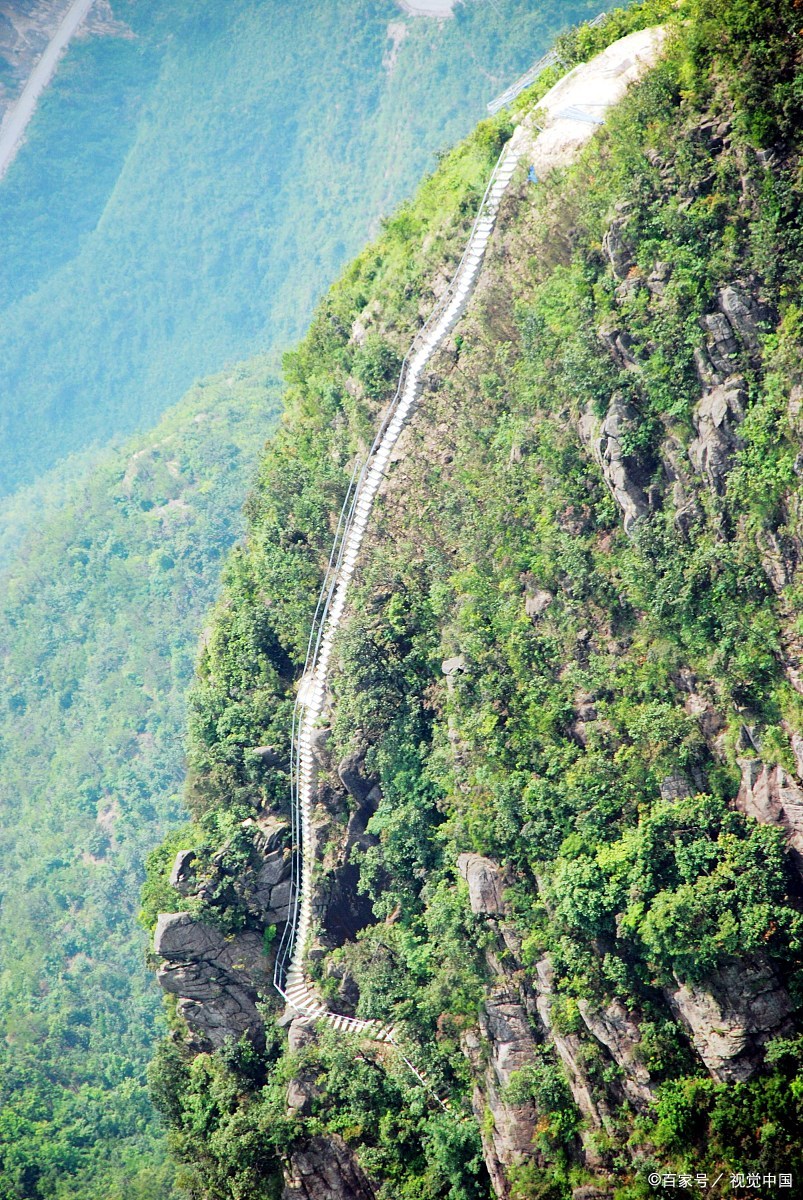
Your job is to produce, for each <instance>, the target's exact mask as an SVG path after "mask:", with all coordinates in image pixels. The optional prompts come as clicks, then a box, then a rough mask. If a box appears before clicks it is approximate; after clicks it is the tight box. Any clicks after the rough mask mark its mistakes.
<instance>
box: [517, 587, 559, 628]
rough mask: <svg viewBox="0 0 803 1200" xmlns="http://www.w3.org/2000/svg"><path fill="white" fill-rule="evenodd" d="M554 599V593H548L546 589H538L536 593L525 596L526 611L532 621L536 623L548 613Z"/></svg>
mask: <svg viewBox="0 0 803 1200" xmlns="http://www.w3.org/2000/svg"><path fill="white" fill-rule="evenodd" d="M554 599H555V597H554V595H553V594H552V592H548V591H546V589H545V588H536V590H535V591H534V592H531V593H529V594H528V595H527V596H525V598H524V611H525V612H526V614H527V616H528V617H529V618H530V620H531V621H536V620H538V618H539V617H540V616H541V615H542V614H543V613H545V612H546V610H547V609H548V608H549V606H550V604H551V603H552V601H553V600H554Z"/></svg>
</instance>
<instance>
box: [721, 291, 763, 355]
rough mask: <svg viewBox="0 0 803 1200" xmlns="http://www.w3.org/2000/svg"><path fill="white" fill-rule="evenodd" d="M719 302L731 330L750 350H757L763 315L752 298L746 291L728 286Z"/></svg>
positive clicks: (722, 292)
mask: <svg viewBox="0 0 803 1200" xmlns="http://www.w3.org/2000/svg"><path fill="white" fill-rule="evenodd" d="M717 302H718V304H719V307H720V309H721V311H722V312H723V313H724V314H725V316H726V317H727V318H728V322H729V324H730V326H731V328H732V329H733V330H734V332H735V333H736V334H738V336H739V337H740V338H741V340H742V341H743V342H744V344H745V346H746V347H747V348H748V350H757V349H758V345H759V323H760V320H761V313H760V311H759V308H758V305H757V304H756V303H755V302H754V301H753V299H752V297H751V296H749V295H748V293H747V291H746V290H744V289H742V288H739V287H734V285H733V284H728V285H727V286H726V287H724V288H722V289H721V290H720V293H719V296H718V299H717Z"/></svg>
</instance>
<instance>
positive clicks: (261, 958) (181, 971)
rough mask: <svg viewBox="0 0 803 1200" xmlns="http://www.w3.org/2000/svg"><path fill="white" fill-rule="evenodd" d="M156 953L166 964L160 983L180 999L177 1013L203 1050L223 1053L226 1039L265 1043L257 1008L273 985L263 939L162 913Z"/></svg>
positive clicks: (187, 916)
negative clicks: (262, 994) (231, 934)
mask: <svg viewBox="0 0 803 1200" xmlns="http://www.w3.org/2000/svg"><path fill="white" fill-rule="evenodd" d="M153 948H154V951H155V952H156V954H158V955H159V956H160V957H161V958H163V959H165V960H166V961H165V963H164V964H163V965H162V966H161V967H160V968H159V970H158V972H157V978H158V980H159V983H160V984H161V986H162V987H163V988H164V989H165V991H166V992H172V993H173V994H174V995H176V996H179V997H180V1000H179V1003H178V1011H179V1013H180V1015H181V1016H182V1017H183V1018H184V1020H185V1021H186V1022H187V1025H188V1026H189V1028H190V1029H191V1030H192V1031H193V1033H195V1034H196V1035H197V1041H198V1042H199V1045H200V1046H201V1047H203V1048H209V1047H212V1048H214V1049H219V1048H220V1047H221V1046H222V1045H223V1043H224V1042H225V1041H226V1039H227V1038H229V1037H233V1038H234V1039H235V1040H236V1039H239V1038H240V1037H241V1036H242V1035H243V1034H246V1035H247V1036H248V1037H249V1038H251V1040H252V1041H253V1042H254V1044H255V1045H259V1044H260V1043H261V1042H262V1040H263V1038H264V1028H263V1024H262V1018H261V1017H260V1015H259V1012H258V1011H257V1007H256V1003H257V999H258V997H259V994H260V992H265V991H267V990H268V988H269V987H270V985H271V977H270V973H269V970H268V962H267V959H266V958H265V955H264V953H263V947H262V938H261V937H260V935H259V934H258V933H255V932H253V931H252V930H243V932H241V933H238V934H235V936H234V937H232V938H226V937H225V936H224V935H223V934H222V933H221V932H220V930H219V929H215V928H214V926H212V925H208V924H206V923H204V922H203V921H200V920H199V919H198V918H197V917H194V916H192V914H191V913H162V914H161V915H160V916H159V919H158V921H157V923H156V933H155V935H154V943H153Z"/></svg>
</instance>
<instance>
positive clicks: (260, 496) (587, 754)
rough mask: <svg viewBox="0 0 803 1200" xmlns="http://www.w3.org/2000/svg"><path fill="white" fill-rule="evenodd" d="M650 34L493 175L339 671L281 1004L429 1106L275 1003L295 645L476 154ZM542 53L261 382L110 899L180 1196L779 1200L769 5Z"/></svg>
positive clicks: (719, 10) (488, 154) (796, 186)
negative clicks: (168, 804)
mask: <svg viewBox="0 0 803 1200" xmlns="http://www.w3.org/2000/svg"><path fill="white" fill-rule="evenodd" d="M659 21H663V22H665V23H666V25H667V36H666V40H665V43H664V54H663V57H662V59H661V61H660V62H659V64H658V65H657V66H656V67H654V68H653V69H652V70H651V71H650V72H649V74H647V76H646V77H645V78H644V79H643V81H642V82H641V83H640V84H638V85H636V86H634V87H633V88H632V90H631V92H630V94H629V95H628V96H627V98H626V99H625V100H624V101H623V102H622V103H621V104H620V105H619V107H618V108H617V110H616V111H615V112H614V113H612V114H611V115H610V117H609V119H608V120H607V121H606V124H605V127H604V128H602V129H600V131H599V132H598V134H597V135H596V137H595V138H594V139H593V141H592V142H591V143H590V144H589V145H588V147H587V148H586V149H585V150H584V152H583V153H582V154H581V155H580V157H579V158H578V160H577V161H576V162H575V163H574V164H573V165H571V166H569V167H566V168H564V169H561V170H558V171H555V172H554V173H553V174H552V175H551V176H550V177H549V178H547V179H545V180H538V179H537V178H536V179H533V178H532V173H528V169H527V164H526V162H525V163H522V164H521V166H520V168H519V175H518V176H517V178H516V179H515V180H514V185H513V187H512V191H511V193H510V194H509V195H508V196H507V197H506V199H505V201H504V202H503V209H502V212H501V214H500V226H499V229H498V230H497V233H496V235H495V240H494V243H493V247H492V251H491V254H490V256H489V259H488V261H487V262H486V265H485V268H484V272H483V276H482V280H481V282H480V285H479V288H478V290H477V293H476V295H475V298H474V301H473V303H472V305H471V307H470V309H469V311H468V313H467V315H466V316H465V318H464V319H463V320H462V321H461V323H460V324H459V325H458V327H457V329H456V330H455V332H454V334H453V336H452V337H451V339H450V343H449V345H448V347H446V348H444V349H443V350H442V351H441V353H440V355H439V357H438V359H437V360H436V361H434V363H433V367H432V370H431V372H430V375H429V378H428V382H427V387H426V390H425V394H424V396H423V397H422V400H421V406H420V410H419V412H418V413H417V414H416V416H415V418H414V420H413V421H412V422H411V424H410V426H409V427H408V429H407V431H406V433H405V434H404V436H403V441H402V443H401V444H400V448H399V451H398V452H397V453H396V454H395V455H394V460H393V462H392V463H391V465H390V466H389V468H388V474H387V480H386V483H385V486H384V489H383V491H382V494H381V496H380V499H379V502H378V510H377V511H376V512H375V513H374V517H373V519H372V528H371V532H370V534H369V537H368V543H367V545H366V547H365V550H364V554H363V557H362V559H361V567H360V570H359V573H358V577H357V583H356V587H355V588H354V590H353V592H352V593H351V595H350V600H349V607H348V619H347V622H346V625H345V627H344V629H343V630H342V633H341V634H340V636H339V639H338V642H337V645H336V650H335V655H334V663H335V670H334V675H333V679H332V684H331V691H330V695H329V697H328V700H329V720H328V723H327V724H326V725H325V726H322V727H321V729H320V730H319V731H318V734H317V740H316V755H317V765H318V779H317V799H316V806H315V818H314V820H315V838H316V843H317V845H318V847H319V858H320V865H319V868H318V874H317V880H316V903H315V926H316V927H315V937H314V939H313V940H312V942H311V944H310V946H309V947H308V956H307V962H308V970H309V971H310V972H311V974H312V976H313V977H314V979H315V981H316V984H317V987H318V988H319V990H320V995H321V997H322V998H323V999H324V1001H325V1002H326V1003H327V1004H328V1005H330V1006H331V1007H333V1008H334V1009H336V1010H337V1011H339V1012H342V1013H346V1014H348V1013H354V1014H357V1015H358V1016H361V1017H366V1018H369V1017H375V1018H378V1019H380V1020H381V1021H383V1022H392V1023H393V1024H394V1025H395V1026H396V1028H397V1030H398V1031H399V1033H398V1036H399V1040H400V1043H401V1045H402V1046H403V1049H404V1053H405V1054H406V1055H407V1056H408V1058H409V1059H410V1060H411V1061H412V1062H413V1063H414V1064H415V1065H416V1067H417V1069H419V1070H420V1071H422V1072H423V1073H424V1077H425V1080H426V1084H425V1085H423V1086H422V1084H421V1082H420V1080H418V1079H417V1078H416V1076H415V1075H414V1074H413V1073H412V1072H411V1071H410V1070H409V1068H408V1066H407V1065H406V1063H405V1061H404V1059H403V1058H402V1057H401V1056H400V1054H399V1053H398V1052H397V1051H395V1050H394V1049H392V1048H388V1047H387V1046H382V1045H378V1044H376V1043H371V1042H370V1040H368V1039H366V1040H364V1041H361V1042H359V1041H355V1040H354V1039H353V1038H350V1037H349V1036H348V1035H346V1034H340V1033H337V1032H335V1031H333V1030H327V1029H325V1028H323V1027H321V1026H319V1027H317V1028H316V1027H315V1026H314V1025H311V1024H309V1023H307V1024H305V1023H304V1022H299V1021H297V1020H292V1021H291V1017H292V1012H290V1013H288V1014H284V1013H283V1006H282V1004H281V1003H280V1001H279V998H278V997H277V996H276V995H275V994H274V993H272V992H271V990H270V986H269V981H270V969H271V958H272V955H273V953H274V949H275V945H276V930H277V922H280V920H281V913H280V911H279V906H278V904H277V900H276V895H275V891H274V889H275V888H276V887H277V886H278V884H280V883H281V880H282V879H283V876H282V874H281V872H282V870H283V869H284V866H283V864H285V863H286V861H287V860H286V855H287V853H288V851H289V847H288V842H287V821H288V798H289V778H288V774H289V758H290V745H289V734H290V724H291V714H292V708H293V700H294V694H295V687H296V684H297V682H298V677H299V674H300V671H301V669H302V666H303V662H304V652H305V647H306V638H307V633H308V629H309V624H310V621H311V619H312V614H313V609H314V605H315V600H316V597H317V592H318V586H319V584H320V581H321V578H322V576H323V572H324V569H325V566H326V561H327V557H328V554H329V548H330V544H331V538H332V534H333V531H334V527H335V522H336V514H337V513H338V510H339V506H340V503H341V501H342V498H343V496H344V494H345V491H346V487H347V484H348V479H349V477H350V474H351V471H352V468H353V466H354V463H355V460H359V458H360V456H361V455H364V454H365V453H366V450H367V447H368V445H369V444H370V440H371V437H372V434H373V430H374V428H375V427H376V424H377V422H378V420H379V416H380V413H381V411H382V408H383V406H384V405H385V404H386V403H387V401H388V400H389V399H390V397H391V396H392V394H393V390H394V388H395V386H396V379H397V373H398V367H399V364H400V361H401V359H402V356H403V355H404V354H405V352H406V350H407V348H408V345H409V342H410V337H411V334H412V333H413V332H415V330H416V329H417V328H418V327H419V325H420V323H421V322H422V320H423V319H424V317H425V316H426V314H427V313H428V311H429V310H430V309H431V307H432V305H433V304H434V302H435V299H436V297H437V296H438V295H439V294H440V293H441V292H442V290H443V287H444V284H445V281H446V279H448V277H449V275H450V273H451V271H452V270H453V269H454V267H455V265H456V263H457V261H458V259H459V257H460V254H461V253H462V248H463V245H464V243H465V239H466V236H467V234H468V231H469V229H470V226H471V221H472V216H473V213H474V212H475V211H476V206H477V204H478V202H479V199H480V196H481V194H482V190H483V188H484V183H485V180H486V179H487V177H488V175H489V173H490V170H491V168H492V165H493V163H494V161H495V159H496V156H497V154H498V152H499V149H500V148H501V146H502V145H503V144H504V143H505V140H506V139H507V138H509V137H510V135H511V133H512V130H513V127H514V125H516V124H518V123H524V124H525V126H527V125H528V123H529V126H530V128H532V129H533V130H534V131H535V132H537V129H538V125H539V121H540V120H541V117H540V115H539V111H538V102H539V100H540V99H541V97H542V96H543V94H544V91H545V89H546V88H547V87H548V86H549V85H550V84H551V83H553V82H554V81H555V79H556V78H557V76H558V75H559V74H560V73H561V72H562V71H565V70H566V69H567V68H568V67H571V66H572V65H573V64H574V63H576V62H579V61H582V60H585V59H587V58H589V57H591V56H592V55H593V54H594V53H596V52H597V51H598V50H600V49H602V47H603V46H605V45H607V44H609V43H610V42H612V41H613V40H614V39H615V38H617V37H619V36H621V35H622V34H624V33H627V32H628V31H629V30H631V29H635V28H638V27H640V26H645V25H651V24H655V23H657V22H659ZM559 50H560V56H561V60H562V62H561V64H560V65H559V66H558V67H556V68H555V69H554V70H553V72H551V73H550V74H549V75H547V76H546V77H544V78H543V79H542V80H541V81H539V83H538V84H537V85H536V87H535V88H533V89H532V90H531V91H529V92H528V93H525V94H524V96H523V97H522V98H521V100H520V101H519V102H518V103H517V105H516V106H515V107H514V110H513V112H512V113H510V114H504V115H502V116H500V117H499V118H497V119H495V120H493V121H486V122H483V123H482V124H480V125H479V126H478V128H477V129H476V131H475V132H474V134H472V135H471V136H470V137H469V138H468V140H467V141H465V142H464V143H462V144H461V145H460V146H458V147H457V149H456V150H455V151H453V152H452V153H451V154H450V155H448V156H446V157H445V158H444V159H443V160H442V162H441V164H440V166H439V168H438V170H437V171H436V172H435V174H434V175H433V177H432V178H431V179H429V180H427V181H426V182H425V184H424V185H423V186H422V188H421V189H420V191H419V193H418V194H417V196H416V198H415V200H414V201H412V202H411V203H409V204H407V205H405V206H403V207H402V208H401V209H400V210H399V211H398V213H397V214H396V216H395V217H394V218H393V219H392V220H391V221H389V222H387V223H386V225H385V228H384V231H383V233H382V235H381V236H380V238H379V239H378V240H377V241H376V242H375V243H374V244H373V245H372V246H370V247H369V248H368V249H367V250H365V251H364V252H363V253H362V254H361V255H360V256H359V257H358V258H357V259H356V260H355V261H354V262H353V263H352V265H351V267H350V268H349V269H348V270H347V271H346V272H345V274H344V275H343V277H342V279H341V280H340V281H339V282H338V284H337V285H336V286H335V287H334V288H333V289H332V290H331V291H330V292H329V294H328V295H327V297H326V298H325V299H324V301H323V303H322V304H321V305H320V307H319V309H318V311H317V314H316V316H315V318H314V319H313V322H312V324H311V326H310V329H309V332H308V334H307V336H306V337H305V339H304V340H303V341H302V342H301V343H300V345H299V347H298V348H297V349H296V350H295V351H293V352H292V353H291V354H289V355H288V356H287V357H286V359H285V364H284V374H285V380H286V388H285V393H284V402H283V403H284V409H285V415H284V418H283V421H282V424H281V427H280V429H279V431H278V433H277V435H276V437H275V438H274V439H273V440H272V442H271V443H270V445H269V446H268V447H267V448H266V453H265V455H264V457H263V459H262V463H261V466H260V470H259V475H258V480H257V484H256V487H255V488H254V490H253V491H252V494H251V496H250V499H249V501H248V505H247V510H246V513H247V520H248V529H247V536H246V540H245V542H244V543H243V544H242V545H240V546H238V547H237V548H236V549H235V551H234V552H233V553H232V555H231V556H230V557H229V560H228V563H227V566H226V569H225V573H224V587H223V593H222V596H221V599H220V601H219V602H218V604H217V607H216V609H215V612H214V615H213V618H212V621H211V625H210V628H209V631H208V636H207V637H206V638H205V641H204V648H203V651H202V655H201V660H200V664H199V670H198V677H197V680H196V683H195V686H194V690H193V695H192V701H191V713H190V738H189V768H190V769H189V774H188V780H187V786H186V797H187V800H188V803H189V804H190V806H191V809H192V813H193V824H192V825H191V826H189V827H185V828H184V829H182V830H181V831H180V832H179V833H178V834H177V835H176V836H175V838H173V839H172V840H171V841H170V842H168V843H167V844H166V845H165V846H164V847H163V848H162V849H161V850H159V851H157V852H156V853H154V854H153V855H152V857H151V860H150V868H149V879H148V882H147V884H146V888H145V891H144V916H145V919H146V920H147V921H148V922H149V923H150V924H151V925H156V935H157V943H156V944H157V949H159V951H160V956H161V962H160V963H159V975H160V980H161V982H162V984H163V986H164V988H165V990H166V991H167V992H168V996H169V1005H168V1009H169V1012H170V1014H171V1025H172V1029H171V1035H170V1037H169V1038H168V1039H167V1040H165V1041H164V1043H163V1044H162V1047H161V1049H160V1050H159V1053H158V1055H157V1058H156V1060H155V1062H154V1064H153V1066H152V1068H151V1086H152V1092H153V1096H154V1099H155V1102H156V1103H157V1105H158V1106H159V1108H160V1110H161V1111H162V1112H163V1114H164V1116H165V1118H166V1120H167V1121H168V1122H169V1124H170V1130H171V1132H170V1140H171V1145H172V1147H173V1150H174V1153H176V1154H177V1156H178V1157H179V1158H180V1159H181V1160H182V1161H183V1163H184V1164H185V1166H184V1170H183V1174H182V1176H181V1180H182V1185H183V1186H184V1188H185V1189H186V1191H187V1192H188V1194H189V1195H191V1196H193V1197H198V1198H199V1200H200V1198H204V1200H206V1198H210V1200H211V1198H213V1197H214V1198H215V1200H218V1198H219V1200H224V1198H229V1197H231V1198H239V1197H246V1196H247V1197H249V1200H256V1198H258V1197H266V1198H267V1197H278V1196H280V1195H282V1196H283V1197H284V1198H285V1200H298V1198H302V1197H303V1198H304V1200H308V1198H310V1197H315V1198H317V1197H318V1196H331V1197H342V1198H344V1200H346V1198H349V1197H357V1198H358V1200H376V1198H380V1200H402V1198H405V1197H409V1198H410V1200H413V1198H415V1200H427V1198H431V1200H435V1198H444V1200H446V1198H448V1200H488V1198H489V1197H491V1196H496V1197H498V1198H504V1200H536V1198H537V1200H570V1198H574V1200H612V1198H613V1197H616V1200H639V1198H644V1197H648V1196H654V1195H664V1196H669V1195H677V1194H678V1189H679V1188H681V1189H686V1188H689V1187H692V1188H694V1187H696V1188H698V1189H706V1188H707V1187H708V1184H709V1183H712V1182H713V1181H715V1180H717V1179H724V1180H725V1181H726V1183H725V1185H723V1186H726V1187H729V1188H730V1190H731V1191H735V1193H736V1194H739V1195H744V1196H749V1197H751V1200H766V1198H767V1197H770V1196H775V1195H776V1194H779V1195H784V1194H794V1191H793V1190H790V1191H788V1192H786V1191H779V1190H778V1189H779V1187H781V1188H789V1189H792V1188H793V1181H794V1186H795V1187H797V1188H798V1190H799V1185H800V1179H801V1172H803V1142H801V1135H800V1130H801V1127H802V1126H803V1112H801V1101H802V1099H803V1049H802V1047H803V1042H802V1041H801V1033H800V1020H799V1010H800V1004H801V998H802V997H801V988H802V985H803V969H802V968H803V959H802V956H803V902H802V900H801V896H802V895H803V888H802V887H801V865H800V864H801V854H803V826H802V825H801V817H800V814H801V812H803V724H802V723H803V709H802V708H801V704H802V703H803V702H802V701H801V694H802V693H803V682H801V640H800V639H801V630H800V619H799V615H798V613H797V599H798V596H799V587H800V564H801V561H803V530H801V526H800V470H801V462H800V442H801V399H802V398H803V375H802V374H801V313H802V312H803V294H802V293H801V281H802V280H803V226H801V215H800V213H801V208H800V201H801V186H803V185H802V184H801V174H800V161H801V159H800V136H801V134H800V131H801V128H803V123H802V122H801V118H803V84H802V83H801V81H802V80H803V52H801V44H800V14H799V10H798V7H797V5H796V3H795V2H794V0H779V2H778V3H776V4H775V5H773V6H772V7H771V9H770V8H768V7H767V6H765V5H763V4H759V3H757V2H756V0H685V2H684V3H683V4H681V5H676V4H669V3H666V4H663V3H660V2H657V0H656V2H653V0H650V2H649V3H647V4H644V5H641V6H636V7H635V8H632V9H630V10H628V11H627V12H624V13H623V12H616V13H614V14H613V15H612V16H611V17H609V18H608V20H606V21H605V22H603V23H602V24H601V25H599V26H598V27H596V28H595V29H593V30H589V29H588V28H582V29H580V30H579V31H577V32H575V33H573V34H570V35H567V36H565V37H563V38H562V39H561V40H560V42H559ZM177 852H178V854H177ZM277 881H278V883H277ZM285 911H286V909H285ZM160 912H161V913H162V914H165V913H171V914H173V915H172V916H162V917H161V918H158V914H159V913H160ZM157 918H158V920H157ZM177 997H178V999H176V998H177ZM441 1101H446V1106H445V1107H444V1105H443V1104H442V1103H441ZM731 1176H733V1179H734V1180H735V1182H734V1183H732V1184H731ZM681 1180H683V1181H685V1182H679V1181H681ZM739 1180H741V1182H739ZM701 1181H702V1182H701Z"/></svg>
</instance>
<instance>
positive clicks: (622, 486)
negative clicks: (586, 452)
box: [580, 395, 648, 535]
mask: <svg viewBox="0 0 803 1200" xmlns="http://www.w3.org/2000/svg"><path fill="white" fill-rule="evenodd" d="M636 419H637V414H636V411H635V409H634V408H633V407H632V405H630V404H628V403H627V401H626V400H624V399H623V398H622V397H621V396H619V395H616V396H614V397H613V399H612V400H611V404H610V407H609V409H608V412H607V414H606V416H605V419H604V421H603V422H602V424H601V425H598V424H597V421H596V419H595V418H594V416H593V414H592V413H586V415H585V417H584V418H583V420H582V421H581V425H580V434H581V437H582V438H583V440H584V441H585V442H586V443H587V444H588V445H590V447H591V451H592V453H593V455H594V457H595V459H596V460H597V462H598V463H599V465H600V467H601V468H602V474H603V475H604V477H605V482H606V483H607V485H608V487H609V489H610V491H611V494H612V495H613V498H614V500H615V501H616V503H617V504H618V505H619V507H620V508H621V510H622V514H623V517H624V521H623V524H624V530H625V533H627V534H628V535H629V534H632V532H633V529H634V528H635V525H636V523H637V521H639V520H640V518H641V517H643V516H644V515H645V514H646V512H647V510H648V504H647V494H646V492H645V489H644V486H643V481H642V480H641V479H640V477H639V471H638V464H637V463H636V462H635V461H634V460H633V458H632V457H631V456H630V455H628V454H627V453H626V451H625V440H626V435H627V433H628V432H630V430H632V429H633V428H634V427H635V424H636Z"/></svg>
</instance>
